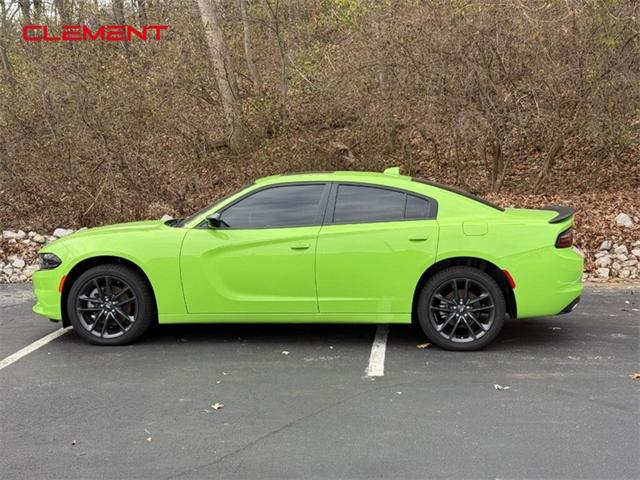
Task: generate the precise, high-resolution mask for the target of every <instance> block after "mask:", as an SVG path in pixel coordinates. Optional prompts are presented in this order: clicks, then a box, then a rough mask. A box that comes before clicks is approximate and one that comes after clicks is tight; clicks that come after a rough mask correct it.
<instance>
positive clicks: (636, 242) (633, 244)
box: [631, 240, 640, 247]
mask: <svg viewBox="0 0 640 480" xmlns="http://www.w3.org/2000/svg"><path fill="white" fill-rule="evenodd" d="M631 246H632V247H640V240H636V241H635V242H633V243H632V244H631Z"/></svg>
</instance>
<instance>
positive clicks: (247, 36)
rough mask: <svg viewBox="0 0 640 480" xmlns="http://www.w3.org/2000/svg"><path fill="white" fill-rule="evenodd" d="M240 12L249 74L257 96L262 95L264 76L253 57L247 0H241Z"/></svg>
mask: <svg viewBox="0 0 640 480" xmlns="http://www.w3.org/2000/svg"><path fill="white" fill-rule="evenodd" d="M239 3H240V14H241V16H242V27H243V29H244V56H245V58H246V60H247V67H248V69H249V76H250V77H251V81H252V82H253V90H254V92H255V95H256V97H258V98H260V97H262V78H261V77H260V71H259V70H258V67H257V66H256V63H255V61H254V59H253V49H252V48H251V26H250V24H249V16H248V15H247V0H239Z"/></svg>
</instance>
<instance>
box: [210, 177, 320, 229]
mask: <svg viewBox="0 0 640 480" xmlns="http://www.w3.org/2000/svg"><path fill="white" fill-rule="evenodd" d="M324 187H325V186H324V185H323V184H313V185H285V186H280V187H273V188H267V189H265V190H260V191H258V192H256V193H254V194H250V195H249V196H248V197H245V198H243V199H242V200H239V201H238V202H236V203H234V204H233V205H231V206H230V207H229V208H227V209H225V210H224V211H223V212H222V215H221V220H222V222H223V223H222V225H224V227H227V228H269V227H298V226H305V225H317V224H318V213H319V209H320V201H321V199H322V191H323V190H324Z"/></svg>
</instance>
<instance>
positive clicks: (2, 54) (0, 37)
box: [0, 0, 16, 87]
mask: <svg viewBox="0 0 640 480" xmlns="http://www.w3.org/2000/svg"><path fill="white" fill-rule="evenodd" d="M0 15H1V18H0V63H2V76H3V78H4V81H5V83H6V84H7V85H9V86H10V87H13V86H14V85H15V84H16V79H15V77H14V76H13V67H12V66H11V61H10V60H9V49H8V47H7V42H6V39H5V35H6V34H7V33H9V23H8V20H7V9H6V5H5V3H4V0H0Z"/></svg>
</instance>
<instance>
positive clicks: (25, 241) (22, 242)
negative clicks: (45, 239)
mask: <svg viewBox="0 0 640 480" xmlns="http://www.w3.org/2000/svg"><path fill="white" fill-rule="evenodd" d="M20 243H21V244H23V245H31V240H29V239H28V238H25V239H24V240H20Z"/></svg>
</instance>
